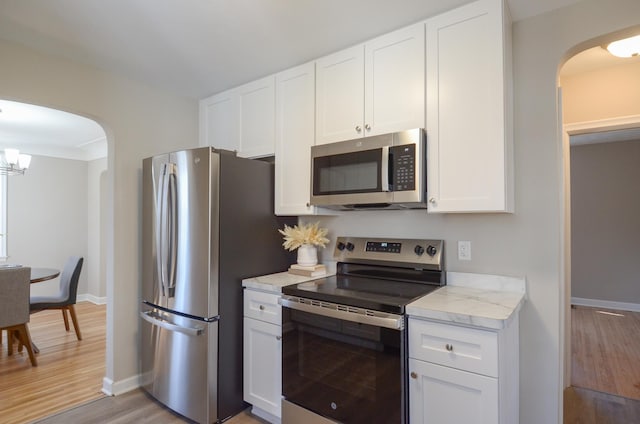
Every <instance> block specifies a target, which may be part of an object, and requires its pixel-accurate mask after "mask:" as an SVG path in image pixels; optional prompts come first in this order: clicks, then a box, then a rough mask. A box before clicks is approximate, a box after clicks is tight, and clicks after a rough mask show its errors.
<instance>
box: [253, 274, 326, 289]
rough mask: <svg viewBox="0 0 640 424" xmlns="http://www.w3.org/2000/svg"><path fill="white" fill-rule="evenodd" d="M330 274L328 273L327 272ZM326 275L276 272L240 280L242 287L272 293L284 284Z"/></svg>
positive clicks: (287, 284)
mask: <svg viewBox="0 0 640 424" xmlns="http://www.w3.org/2000/svg"><path fill="white" fill-rule="evenodd" d="M327 275H330V274H327ZM325 276H326V275H323V276H319V277H306V276H304V275H295V274H289V273H288V272H286V271H285V272H278V273H277V274H269V275H262V276H259V277H253V278H246V279H244V280H242V287H247V288H252V289H256V290H263V291H268V292H273V293H281V292H282V288H283V287H284V286H289V285H291V284H298V283H304V282H305V281H310V280H316V279H318V278H323V277H325Z"/></svg>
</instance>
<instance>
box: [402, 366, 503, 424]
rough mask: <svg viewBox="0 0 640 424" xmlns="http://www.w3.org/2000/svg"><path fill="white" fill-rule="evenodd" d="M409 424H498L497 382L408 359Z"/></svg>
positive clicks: (481, 376)
mask: <svg viewBox="0 0 640 424" xmlns="http://www.w3.org/2000/svg"><path fill="white" fill-rule="evenodd" d="M409 373H410V377H409V421H410V422H411V424H418V423H425V424H426V423H429V424H432V423H447V424H468V423H477V424H498V423H499V419H498V380H497V379H495V378H492V377H486V376H483V375H478V374H473V373H470V372H466V371H460V370H456V369H454V368H449V367H443V366H441V365H434V364H431V363H429V362H423V361H418V360H416V359H412V358H410V359H409Z"/></svg>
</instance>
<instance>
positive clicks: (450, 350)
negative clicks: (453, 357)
mask: <svg viewBox="0 0 640 424" xmlns="http://www.w3.org/2000/svg"><path fill="white" fill-rule="evenodd" d="M445 349H447V350H448V351H449V352H453V345H452V344H449V343H447V345H446V346H445Z"/></svg>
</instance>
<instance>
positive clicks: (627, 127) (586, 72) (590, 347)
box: [560, 46, 640, 399]
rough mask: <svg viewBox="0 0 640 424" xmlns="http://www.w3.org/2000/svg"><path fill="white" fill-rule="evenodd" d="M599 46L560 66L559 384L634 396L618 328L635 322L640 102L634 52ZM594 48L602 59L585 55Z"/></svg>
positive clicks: (639, 309) (638, 315) (639, 301)
mask: <svg viewBox="0 0 640 424" xmlns="http://www.w3.org/2000/svg"><path fill="white" fill-rule="evenodd" d="M606 55H608V52H606V51H605V50H604V49H603V48H601V47H599V46H598V47H594V48H591V49H588V50H585V51H583V52H581V53H579V54H578V55H576V56H574V57H573V58H571V59H570V60H569V61H568V62H567V63H566V64H565V65H564V66H563V68H562V70H561V71H560V86H561V89H562V96H561V97H562V106H561V109H562V113H563V116H562V122H563V124H564V137H563V143H564V146H563V153H564V169H565V175H564V178H565V185H564V196H565V233H564V240H565V241H564V245H565V261H564V262H565V302H564V316H565V318H564V319H565V336H564V337H565V375H564V382H565V384H564V386H565V387H568V386H570V385H572V386H576V387H583V388H586V389H590V390H596V391H600V392H606V393H611V394H613V395H616V396H622V397H626V398H636V399H640V368H638V369H637V370H634V369H633V368H634V366H628V365H624V364H626V362H625V361H627V360H628V359H625V358H630V359H631V360H633V359H632V358H633V357H634V356H635V355H636V354H635V352H634V351H633V350H634V349H633V348H632V347H631V346H629V343H628V342H627V340H626V339H625V337H633V336H632V334H633V328H634V326H638V325H640V294H638V291H637V285H636V284H635V281H633V280H634V276H635V275H637V271H640V261H638V260H637V258H638V257H640V247H639V246H637V238H638V237H640V221H638V220H637V218H636V217H637V216H639V215H640V200H639V201H637V202H636V200H635V199H640V189H639V188H637V184H636V183H635V181H637V178H640V167H638V166H637V164H638V163H640V103H638V101H637V94H634V93H637V92H640V91H637V90H640V80H638V78H637V75H639V74H640V61H639V60H638V59H632V60H631V61H628V62H625V61H624V60H616V59H613V60H611V61H609V62H608V63H607V61H608V60H609V58H608V57H607V56H606ZM597 57H601V58H603V62H601V63H600V64H598V63H597V61H594V58H597ZM590 60H591V63H589V61H590ZM629 84H631V85H629ZM634 85H635V87H637V89H635V88H634ZM633 175H635V176H633ZM636 212H637V213H636ZM627 214H630V215H628V216H627ZM630 238H631V239H632V240H634V241H633V242H631V243H629V241H628V240H629V239H630ZM629 320H631V321H629ZM625 328H626V330H627V331H625ZM635 334H636V337H633V338H635V339H637V332H636V333H635ZM639 347H640V346H639ZM627 350H629V352H627ZM635 351H636V352H637V349H636V350H635ZM629 355H631V357H629ZM635 358H636V359H635V363H637V362H638V361H637V356H635ZM636 380H637V381H636Z"/></svg>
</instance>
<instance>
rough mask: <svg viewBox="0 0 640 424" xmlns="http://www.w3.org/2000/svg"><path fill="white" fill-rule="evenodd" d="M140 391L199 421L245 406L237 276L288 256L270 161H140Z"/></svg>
mask: <svg viewBox="0 0 640 424" xmlns="http://www.w3.org/2000/svg"><path fill="white" fill-rule="evenodd" d="M142 179H143V183H142V185H143V233H142V237H143V243H142V305H141V311H140V317H141V320H140V340H141V346H140V352H141V355H140V367H141V376H142V387H143V388H144V389H145V390H146V391H147V392H148V393H149V394H151V395H152V396H153V397H155V398H156V399H157V400H159V401H160V402H162V403H163V404H165V405H166V406H168V407H169V408H171V409H172V410H174V411H176V412H178V413H179V414H181V415H183V416H185V417H187V418H189V419H191V420H194V421H196V422H199V423H213V422H220V421H222V420H224V419H226V418H228V417H230V416H232V415H235V414H236V413H238V412H240V411H241V410H242V409H244V408H245V407H246V406H247V405H246V404H244V402H243V400H242V283H241V280H242V279H243V278H247V277H252V276H256V275H263V274H269V273H273V272H279V271H283V270H286V269H287V267H288V265H289V264H290V263H292V261H293V258H291V256H290V254H289V253H287V252H286V251H285V250H284V249H283V248H282V246H281V243H282V239H281V236H280V235H279V233H278V231H277V230H278V228H281V227H282V226H284V224H285V223H287V224H289V225H292V224H293V223H294V222H292V219H291V218H288V219H279V218H276V217H275V216H274V213H273V164H272V163H268V162H264V161H258V160H250V159H244V158H238V157H236V156H235V154H234V153H232V152H227V151H218V150H215V149H212V148H209V147H203V148H197V149H191V150H184V151H180V152H174V153H169V154H164V155H159V156H155V157H152V158H147V159H145V160H144V161H143V174H142Z"/></svg>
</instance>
